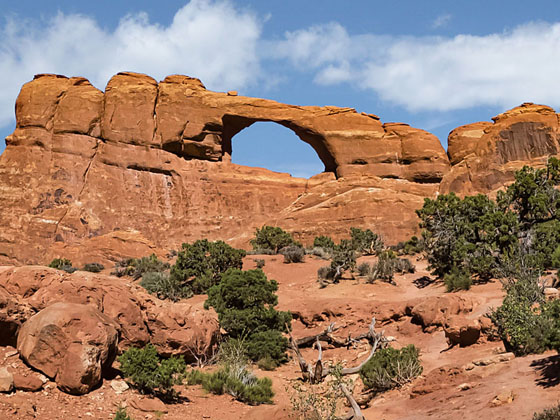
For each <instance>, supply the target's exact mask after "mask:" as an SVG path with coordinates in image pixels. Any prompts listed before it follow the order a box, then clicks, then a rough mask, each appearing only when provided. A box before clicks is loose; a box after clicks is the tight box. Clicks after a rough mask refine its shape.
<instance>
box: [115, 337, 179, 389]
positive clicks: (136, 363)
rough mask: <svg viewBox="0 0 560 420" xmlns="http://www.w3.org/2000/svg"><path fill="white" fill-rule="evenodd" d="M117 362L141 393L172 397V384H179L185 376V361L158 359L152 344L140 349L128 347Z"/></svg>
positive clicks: (174, 358) (125, 375)
mask: <svg viewBox="0 0 560 420" xmlns="http://www.w3.org/2000/svg"><path fill="white" fill-rule="evenodd" d="M119 362H120V364H121V371H122V373H123V375H124V377H125V378H127V379H129V380H130V381H131V383H132V384H133V385H134V386H135V387H136V388H138V389H139V390H140V392H142V393H148V394H156V395H160V396H162V397H164V398H170V397H173V396H174V395H175V394H174V390H173V386H174V385H179V384H181V383H182V382H183V379H184V377H185V371H186V365H185V361H184V360H183V359H182V358H178V357H170V358H169V359H160V357H159V356H158V354H157V351H156V348H155V347H154V346H153V345H152V344H148V345H146V346H145V347H144V348H142V349H138V348H133V347H131V348H129V349H128V350H127V351H125V352H124V353H123V354H122V355H121V356H119Z"/></svg>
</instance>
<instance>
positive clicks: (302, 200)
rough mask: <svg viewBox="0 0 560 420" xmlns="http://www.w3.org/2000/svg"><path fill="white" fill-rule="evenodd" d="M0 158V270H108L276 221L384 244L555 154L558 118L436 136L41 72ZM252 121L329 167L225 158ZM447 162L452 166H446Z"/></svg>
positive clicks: (533, 112)
mask: <svg viewBox="0 0 560 420" xmlns="http://www.w3.org/2000/svg"><path fill="white" fill-rule="evenodd" d="M16 120H17V126H16V129H15V131H14V133H12V134H11V135H10V136H8V138H7V139H6V143H7V147H6V150H5V152H4V153H3V154H2V156H1V157H0V206H1V209H0V210H1V213H0V214H1V217H0V262H10V263H44V262H45V261H47V260H49V259H50V258H52V257H54V256H61V255H65V256H66V255H68V256H72V257H73V258H74V259H75V260H76V261H77V262H80V260H81V259H85V256H84V255H86V251H88V252H89V259H90V260H91V259H97V260H98V261H109V260H114V259H116V258H120V257H123V256H138V255H144V254H146V253H151V252H156V253H163V252H165V251H166V250H169V249H172V248H177V247H178V246H179V245H180V244H181V243H182V242H185V241H192V240H195V239H199V238H208V239H223V240H226V241H228V242H230V243H232V244H233V245H236V246H241V247H247V246H248V239H249V238H250V237H251V236H252V234H253V231H254V229H255V228H256V227H259V226H262V225H263V224H273V225H278V226H281V227H283V228H285V229H288V230H290V231H291V232H293V233H294V235H295V236H296V237H297V238H298V239H300V240H302V241H303V242H304V243H310V242H311V241H312V240H313V238H314V236H316V235H319V234H328V235H331V236H333V237H334V238H335V239H336V238H340V237H345V236H347V235H348V230H349V228H350V227H351V226H356V227H368V228H372V229H374V230H376V231H378V232H380V233H381V234H382V235H383V236H384V238H385V241H386V242H387V243H395V242H397V241H399V240H404V239H407V238H409V237H410V236H411V235H412V234H414V233H417V232H418V225H417V223H418V220H417V218H416V215H415V212H414V210H415V209H417V208H419V207H421V206H422V203H423V199H424V197H434V196H435V194H436V193H438V192H447V191H457V192H459V193H469V192H472V191H481V192H491V191H493V190H495V189H496V188H499V187H500V186H501V185H503V183H504V182H507V181H508V180H509V179H511V174H512V173H513V172H512V171H513V170H514V169H515V168H518V167H520V165H521V164H522V163H523V162H542V161H544V159H545V156H547V155H548V154H550V153H553V154H555V153H557V150H558V139H557V137H558V136H557V132H558V118H557V115H556V114H555V113H554V111H553V110H552V109H550V108H547V107H543V106H537V105H532V104H531V105H529V104H524V105H522V106H521V107H519V108H515V109H513V110H511V111H508V112H506V113H504V114H501V115H500V116H498V117H496V118H495V119H494V120H495V121H494V123H489V122H488V123H475V124H472V125H469V126H464V127H460V128H458V129H456V130H454V131H453V132H452V133H451V134H450V138H449V158H448V156H447V154H446V152H445V150H444V149H443V148H442V146H441V144H440V143H439V141H438V139H437V138H436V137H435V136H434V135H432V134H430V133H428V132H426V131H423V130H420V129H416V128H412V127H410V126H408V125H406V124H401V123H385V124H383V123H382V122H381V121H379V118H378V117H377V116H375V115H372V114H364V113H357V112H356V111H355V110H354V109H351V108H337V107H310V106H294V105H286V104H282V103H278V102H275V101H271V100H266V99H258V98H249V97H244V96H238V95H236V94H234V93H232V92H230V93H229V94H228V93H220V92H211V91H208V90H206V89H205V87H204V85H203V84H202V83H201V81H200V80H198V79H195V78H191V77H187V76H179V75H174V76H169V77H167V78H165V79H164V80H163V81H161V82H159V83H158V82H156V81H155V80H154V79H152V78H151V77H149V76H146V75H142V74H136V73H119V74H117V75H116V76H114V77H113V78H112V79H111V80H110V81H109V83H108V84H107V87H106V89H105V92H102V91H100V90H98V89H97V88H95V87H93V86H92V85H91V84H90V83H89V82H88V81H87V80H86V79H84V78H79V77H74V78H67V77H64V76H57V75H38V76H36V77H35V79H34V80H33V81H31V82H29V83H27V84H25V85H24V86H23V87H22V89H21V92H20V95H19V97H18V99H17V101H16ZM258 121H271V122H275V123H278V124H281V125H283V126H285V127H287V128H289V129H291V130H292V131H293V132H294V133H295V134H296V135H297V136H298V137H299V138H300V139H301V140H302V141H305V142H307V143H308V144H310V145H311V146H312V147H313V149H314V150H315V151H316V152H317V155H318V156H319V158H320V159H321V161H322V162H323V163H324V166H325V171H324V172H323V173H321V174H318V175H316V176H314V177H312V178H310V179H303V178H294V177H291V176H289V175H288V174H283V173H276V172H272V171H268V170H266V169H260V168H250V167H244V166H240V165H235V164H232V163H231V153H232V138H233V137H234V136H235V135H236V134H237V133H239V132H240V131H241V130H243V129H244V128H246V127H249V126H250V125H251V124H253V123H255V122H258ZM450 161H451V164H450Z"/></svg>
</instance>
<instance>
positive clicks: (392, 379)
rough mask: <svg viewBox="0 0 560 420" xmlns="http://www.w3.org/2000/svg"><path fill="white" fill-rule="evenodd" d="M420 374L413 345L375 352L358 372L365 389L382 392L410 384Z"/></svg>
mask: <svg viewBox="0 0 560 420" xmlns="http://www.w3.org/2000/svg"><path fill="white" fill-rule="evenodd" d="M421 373H422V365H421V364H420V359H419V352H418V349H417V348H416V347H414V345H412V344H411V345H408V346H406V347H403V348H402V349H400V350H397V349H394V348H391V347H387V348H384V349H381V350H378V351H376V352H375V354H374V355H373V357H372V358H371V359H370V360H368V362H367V363H366V364H365V365H364V366H363V367H362V369H361V370H360V377H361V378H362V381H363V383H364V386H365V387H366V388H367V389H371V390H373V391H375V392H383V391H387V390H389V389H392V388H396V387H399V386H401V385H404V384H405V383H407V382H410V381H411V380H413V379H414V378H416V377H417V376H419V375H420V374H421Z"/></svg>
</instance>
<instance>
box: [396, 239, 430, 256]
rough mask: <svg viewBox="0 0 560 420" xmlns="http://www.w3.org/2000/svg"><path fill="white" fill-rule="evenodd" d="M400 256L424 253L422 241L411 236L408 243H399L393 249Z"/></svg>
mask: <svg viewBox="0 0 560 420" xmlns="http://www.w3.org/2000/svg"><path fill="white" fill-rule="evenodd" d="M393 249H394V250H395V251H397V252H398V253H399V254H400V255H414V254H418V253H420V252H422V251H424V241H423V240H422V238H420V239H419V238H418V237H417V236H412V237H411V238H410V239H409V240H408V241H405V242H399V243H398V244H397V245H396V246H395V247H393Z"/></svg>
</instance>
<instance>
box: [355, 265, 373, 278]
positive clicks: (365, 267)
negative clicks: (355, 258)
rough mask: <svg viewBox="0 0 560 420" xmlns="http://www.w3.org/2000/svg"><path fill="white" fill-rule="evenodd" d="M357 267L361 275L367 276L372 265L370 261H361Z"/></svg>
mask: <svg viewBox="0 0 560 420" xmlns="http://www.w3.org/2000/svg"><path fill="white" fill-rule="evenodd" d="M356 269H357V270H358V274H359V275H360V276H367V275H368V274H369V273H370V272H371V266H370V265H369V264H368V263H361V264H359V265H358V267H356Z"/></svg>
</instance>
